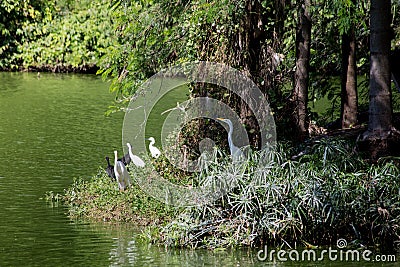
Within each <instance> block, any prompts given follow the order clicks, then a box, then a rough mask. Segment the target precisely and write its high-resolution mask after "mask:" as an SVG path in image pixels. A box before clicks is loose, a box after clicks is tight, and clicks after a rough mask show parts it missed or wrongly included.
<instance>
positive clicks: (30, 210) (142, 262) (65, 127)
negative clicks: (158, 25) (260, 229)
mask: <svg viewBox="0 0 400 267" xmlns="http://www.w3.org/2000/svg"><path fill="white" fill-rule="evenodd" d="M112 101H113V95H112V94H110V93H109V92H108V84H107V83H105V82H103V81H102V80H101V79H99V78H98V77H95V76H90V75H54V74H41V75H40V78H39V77H37V75H36V74H33V73H0V119H1V124H0V266H275V265H278V266H298V265H301V266H320V265H321V264H323V265H324V266H343V265H347V266H354V264H355V262H351V263H346V262H339V261H337V262H332V261H328V260H325V261H323V262H318V263H314V262H301V263H300V262H290V261H288V262H286V263H285V262H269V261H265V262H262V261H259V260H258V259H257V256H256V255H257V251H258V249H257V248H253V249H238V250H235V251H231V250H224V251H207V250H188V249H180V250H179V249H166V248H164V247H157V246H148V245H144V244H140V243H138V242H137V240H136V238H137V234H138V232H139V230H138V229H137V228H135V226H133V225H127V224H109V223H104V224H101V223H100V224H93V223H90V224H89V223H83V222H80V221H71V220H70V219H69V218H68V216H67V214H66V213H67V209H66V207H63V206H61V205H60V206H54V205H51V204H49V203H46V201H45V200H43V197H44V196H45V193H46V192H48V191H53V192H55V193H62V192H63V189H64V188H67V187H68V186H69V185H70V184H71V183H72V182H73V179H74V177H83V178H87V179H89V178H90V177H91V176H92V175H93V174H96V173H97V172H98V168H99V166H101V165H102V166H105V160H104V156H105V155H109V156H110V157H112V152H113V150H115V149H118V151H119V152H120V153H121V152H122V145H121V127H122V122H123V114H122V113H117V114H113V115H112V116H111V117H105V116H104V112H105V111H106V109H107V106H108V105H111V104H112ZM172 102H173V103H176V102H175V100H174V101H172ZM375 263H376V262H375ZM364 265H365V262H363V263H358V266H364ZM369 265H371V264H369ZM379 265H380V264H379ZM384 265H385V266H390V265H392V266H395V264H393V263H392V264H384Z"/></svg>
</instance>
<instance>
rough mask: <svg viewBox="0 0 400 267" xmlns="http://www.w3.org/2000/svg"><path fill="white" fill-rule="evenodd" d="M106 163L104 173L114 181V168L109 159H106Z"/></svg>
mask: <svg viewBox="0 0 400 267" xmlns="http://www.w3.org/2000/svg"><path fill="white" fill-rule="evenodd" d="M106 161H107V168H106V172H107V174H108V176H109V177H110V178H112V179H115V172H114V166H113V165H111V164H110V158H109V157H106Z"/></svg>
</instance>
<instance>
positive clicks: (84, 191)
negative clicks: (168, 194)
mask: <svg viewBox="0 0 400 267" xmlns="http://www.w3.org/2000/svg"><path fill="white" fill-rule="evenodd" d="M132 182H133V185H132V186H131V187H129V188H128V189H127V190H125V191H123V192H121V191H119V190H118V185H117V183H116V181H112V180H111V179H110V178H109V177H108V176H107V174H106V173H105V171H104V170H103V169H101V170H100V171H99V173H98V174H97V175H96V176H94V177H92V178H91V179H90V180H84V179H76V180H74V183H73V184H72V185H71V186H70V187H69V188H68V189H66V190H65V193H64V196H63V201H64V203H65V204H67V205H68V207H69V215H70V217H71V218H85V219H89V220H92V221H114V222H115V221H119V222H134V223H136V224H138V225H148V224H159V223H161V222H164V221H168V220H169V218H170V217H171V216H172V215H173V213H174V209H172V208H170V207H168V206H166V205H165V204H163V203H161V202H159V201H157V200H155V199H154V198H152V197H150V196H148V195H147V194H145V193H144V192H143V191H142V190H141V189H140V188H139V187H138V186H137V185H136V184H135V183H134V181H132Z"/></svg>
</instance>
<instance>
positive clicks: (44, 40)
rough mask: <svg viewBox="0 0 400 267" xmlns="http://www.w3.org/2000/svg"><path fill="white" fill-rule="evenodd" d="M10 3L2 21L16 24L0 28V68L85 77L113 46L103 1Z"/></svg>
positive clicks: (113, 39)
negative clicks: (76, 74)
mask: <svg viewBox="0 0 400 267" xmlns="http://www.w3.org/2000/svg"><path fill="white" fill-rule="evenodd" d="M12 2H13V1H10V2H8V1H6V2H3V4H2V6H1V8H2V9H0V13H1V14H2V15H4V16H2V19H3V20H4V21H7V23H9V21H10V20H15V22H14V23H10V24H7V26H6V25H4V24H3V26H2V27H3V28H4V30H3V32H2V39H4V41H3V42H4V43H3V44H2V47H1V49H0V54H2V55H3V57H2V61H1V62H0V68H3V69H16V68H23V69H32V68H33V69H39V70H40V69H44V70H50V71H53V72H59V71H63V72H65V71H70V70H75V71H82V72H85V71H88V70H90V68H94V67H97V65H98V61H99V59H100V57H101V56H103V55H104V54H105V51H106V50H107V49H108V48H109V47H112V46H113V45H114V44H116V41H117V40H116V38H115V37H114V28H113V23H112V18H111V10H110V6H109V1H107V0H101V1H88V0H86V1H77V2H76V1H61V2H57V3H56V4H54V3H52V2H51V1H31V2H32V3H30V2H29V1H22V2H21V1H15V3H12ZM22 14H24V19H23V20H22V19H21V18H20V16H21V15H22ZM9 25H13V26H12V27H9Z"/></svg>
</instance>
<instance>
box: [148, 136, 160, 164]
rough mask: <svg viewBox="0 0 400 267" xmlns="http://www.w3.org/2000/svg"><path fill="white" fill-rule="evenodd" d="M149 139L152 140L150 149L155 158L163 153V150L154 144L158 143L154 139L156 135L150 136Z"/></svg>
mask: <svg viewBox="0 0 400 267" xmlns="http://www.w3.org/2000/svg"><path fill="white" fill-rule="evenodd" d="M147 140H149V141H150V144H149V150H150V153H151V156H152V157H153V158H155V159H156V158H158V157H159V156H160V155H161V151H160V150H159V149H158V148H156V147H155V146H154V144H155V143H156V140H155V139H154V137H150V138H149V139H147Z"/></svg>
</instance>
